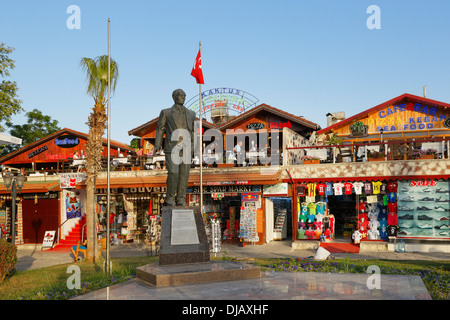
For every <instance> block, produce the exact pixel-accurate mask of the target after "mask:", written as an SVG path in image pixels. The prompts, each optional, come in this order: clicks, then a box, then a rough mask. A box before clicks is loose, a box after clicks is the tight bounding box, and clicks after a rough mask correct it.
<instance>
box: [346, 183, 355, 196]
mask: <svg viewBox="0 0 450 320" xmlns="http://www.w3.org/2000/svg"><path fill="white" fill-rule="evenodd" d="M352 188H353V184H352V183H350V182H346V183H344V193H345V194H352Z"/></svg>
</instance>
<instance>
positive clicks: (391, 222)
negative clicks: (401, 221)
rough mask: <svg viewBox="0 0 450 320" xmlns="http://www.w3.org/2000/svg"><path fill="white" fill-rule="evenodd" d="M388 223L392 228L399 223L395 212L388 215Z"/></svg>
mask: <svg viewBox="0 0 450 320" xmlns="http://www.w3.org/2000/svg"><path fill="white" fill-rule="evenodd" d="M387 223H388V225H390V226H396V225H397V223H398V218H397V214H396V213H394V212H390V213H388V217H387Z"/></svg>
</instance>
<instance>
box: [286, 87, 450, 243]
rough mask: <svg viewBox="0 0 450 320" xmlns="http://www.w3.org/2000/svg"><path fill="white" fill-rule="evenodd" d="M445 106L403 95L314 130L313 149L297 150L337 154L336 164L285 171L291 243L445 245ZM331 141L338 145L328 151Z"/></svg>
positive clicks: (448, 197) (448, 198) (448, 195)
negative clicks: (290, 195) (291, 204)
mask: <svg viewBox="0 0 450 320" xmlns="http://www.w3.org/2000/svg"><path fill="white" fill-rule="evenodd" d="M448 106H449V105H448V104H446V103H441V102H438V101H434V100H430V99H426V98H421V97H417V96H412V95H408V94H405V95H402V96H400V97H397V98H394V99H392V100H389V101H387V102H385V103H383V104H380V105H378V106H376V107H374V108H371V109H369V110H367V111H364V112H361V113H359V114H357V115H355V116H353V117H350V118H348V119H344V120H341V121H340V122H338V123H336V124H333V125H331V126H330V127H328V128H325V129H323V130H320V131H319V132H318V135H319V139H318V142H317V143H316V144H314V145H313V146H311V147H306V148H297V149H301V150H302V151H304V152H306V151H305V150H309V149H311V150H323V151H324V152H328V153H330V151H331V153H332V152H333V151H334V150H337V149H339V152H341V153H342V154H341V157H340V158H339V159H340V161H337V160H336V159H338V157H336V159H333V158H331V160H330V158H328V159H327V160H325V161H317V163H316V164H306V163H304V164H301V165H295V166H294V165H292V166H289V167H288V170H289V173H290V174H289V179H283V181H286V182H290V183H292V184H293V186H294V190H295V192H296V196H295V197H294V200H295V203H294V227H293V233H294V239H295V241H301V240H322V239H323V240H325V241H337V242H338V241H341V242H353V243H361V241H367V242H371V241H372V242H390V241H395V239H403V240H405V241H409V242H411V241H412V242H417V241H422V242H423V241H428V242H429V243H439V240H441V241H447V240H449V239H450V235H449V227H450V223H449V220H450V215H449V214H450V206H449V204H450V191H449V183H450V181H449V180H448V179H449V177H450V171H449V169H448V168H449V164H448V163H449V157H448V151H449V148H448V143H449V137H450V131H449V128H450V122H449V121H448V119H449V117H450V114H449V113H448V111H447V110H449V109H447V107H448ZM332 135H335V138H338V139H339V140H340V142H339V143H340V144H339V145H336V144H334V145H327V143H328V144H331V143H330V142H329V141H330V140H327V139H329V137H330V136H332ZM338 139H336V140H335V141H337V140H338ZM290 151H292V150H290ZM294 151H296V150H294ZM344 151H345V154H344ZM427 154H429V155H427ZM344 155H345V157H344ZM298 158H299V157H298ZM288 165H289V164H288ZM324 219H325V220H324ZM326 223H328V225H326ZM320 227H321V228H320ZM328 229H329V231H328ZM321 236H322V239H321ZM430 241H431V242H430ZM367 242H366V243H367Z"/></svg>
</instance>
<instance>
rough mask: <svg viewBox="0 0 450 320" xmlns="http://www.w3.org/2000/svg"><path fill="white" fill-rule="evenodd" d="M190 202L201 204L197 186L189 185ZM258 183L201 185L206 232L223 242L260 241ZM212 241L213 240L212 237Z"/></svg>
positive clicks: (262, 218) (260, 217) (260, 191)
mask: <svg viewBox="0 0 450 320" xmlns="http://www.w3.org/2000/svg"><path fill="white" fill-rule="evenodd" d="M187 192H188V200H189V205H190V206H199V205H200V188H199V187H198V186H191V187H188V190H187ZM263 202H264V201H263V198H262V188H261V186H260V185H235V184H232V185H231V184H230V185H216V186H212V185H210V186H203V212H204V219H205V223H206V229H207V234H208V235H209V236H210V237H211V238H216V239H218V238H221V239H222V242H223V241H227V242H244V243H245V242H247V243H252V244H259V243H261V241H263V240H264V239H263V233H264V227H263V223H264V216H263ZM213 242H214V241H213Z"/></svg>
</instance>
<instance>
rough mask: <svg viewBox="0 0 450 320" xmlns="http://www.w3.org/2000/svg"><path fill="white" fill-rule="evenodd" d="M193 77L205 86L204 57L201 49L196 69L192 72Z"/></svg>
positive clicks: (195, 65) (195, 64) (196, 61)
mask: <svg viewBox="0 0 450 320" xmlns="http://www.w3.org/2000/svg"><path fill="white" fill-rule="evenodd" d="M191 76H193V77H194V78H195V80H197V83H199V84H205V82H204V81H203V71H202V57H201V54H200V49H199V50H198V54H197V58H196V59H195V63H194V67H193V68H192V71H191Z"/></svg>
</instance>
